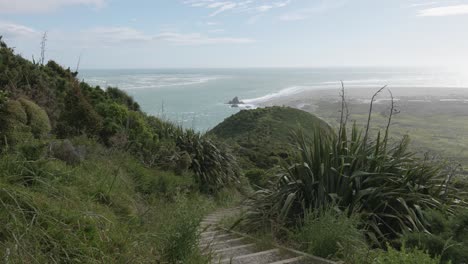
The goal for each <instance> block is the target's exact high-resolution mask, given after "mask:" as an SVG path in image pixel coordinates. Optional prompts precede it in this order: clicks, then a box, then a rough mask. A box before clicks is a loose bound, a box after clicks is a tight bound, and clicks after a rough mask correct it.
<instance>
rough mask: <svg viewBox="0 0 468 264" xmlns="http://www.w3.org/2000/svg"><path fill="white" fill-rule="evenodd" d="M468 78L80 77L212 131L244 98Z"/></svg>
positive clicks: (343, 72)
mask: <svg viewBox="0 0 468 264" xmlns="http://www.w3.org/2000/svg"><path fill="white" fill-rule="evenodd" d="M467 76H468V74H467V75H466V76H463V75H462V74H459V73H454V72H450V71H442V70H439V69H403V68H310V69H276V68H275V69H141V70H136V69H132V70H81V71H80V74H79V78H80V79H82V80H84V81H86V82H88V83H90V84H92V85H99V86H100V87H102V88H106V87H107V86H113V87H119V88H120V89H123V90H125V91H126V92H127V93H128V94H130V95H131V96H133V97H134V98H135V100H136V101H137V102H138V103H139V104H140V106H141V107H142V110H143V111H145V112H147V113H149V114H151V115H154V116H158V117H161V118H164V119H167V120H171V121H172V122H175V123H177V124H179V125H182V126H184V127H186V128H193V129H195V130H197V131H202V132H203V131H207V130H209V129H211V128H213V127H214V126H216V125H217V124H218V123H220V122H222V121H223V120H224V119H225V118H226V117H228V116H230V115H232V114H234V113H236V112H238V111H239V110H240V109H241V108H232V107H230V106H229V105H227V104H226V102H228V101H230V100H231V99H233V98H234V97H235V96H237V97H239V99H240V100H241V101H243V102H244V103H245V105H244V106H243V107H251V108H254V107H256V105H257V104H260V103H264V102H266V101H268V100H271V99H278V98H281V97H286V96H288V95H293V94H298V93H301V92H302V91H306V90H309V89H336V90H337V97H338V90H339V89H340V81H341V80H342V81H344V83H345V86H346V88H347V89H353V88H369V89H377V88H379V87H381V86H383V85H388V86H389V87H407V88H408V89H411V88H418V87H451V88H468V78H467Z"/></svg>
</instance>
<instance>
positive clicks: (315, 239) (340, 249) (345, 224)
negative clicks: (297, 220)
mask: <svg viewBox="0 0 468 264" xmlns="http://www.w3.org/2000/svg"><path fill="white" fill-rule="evenodd" d="M292 240H293V241H295V242H296V243H299V245H298V247H299V248H300V249H302V250H304V251H305V252H307V253H310V254H312V255H315V256H319V257H324V258H340V259H347V260H349V259H351V258H352V256H354V255H355V254H357V253H362V252H361V251H365V250H367V249H368V248H367V243H366V240H365V237H364V234H363V233H362V232H361V230H359V219H358V217H357V215H353V216H352V217H348V215H347V214H346V213H344V212H339V211H337V210H335V209H334V208H328V209H326V210H323V211H321V212H319V211H310V212H307V213H306V215H305V217H304V220H303V222H302V223H301V225H300V226H299V227H298V228H296V229H295V230H294V232H293V235H292Z"/></svg>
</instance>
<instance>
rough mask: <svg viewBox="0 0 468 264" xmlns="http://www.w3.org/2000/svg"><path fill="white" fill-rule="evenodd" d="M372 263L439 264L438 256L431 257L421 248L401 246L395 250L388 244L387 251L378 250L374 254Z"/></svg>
mask: <svg viewBox="0 0 468 264" xmlns="http://www.w3.org/2000/svg"><path fill="white" fill-rule="evenodd" d="M372 263H375V264H401V263H405V264H439V263H440V258H431V256H429V254H427V253H426V252H424V251H422V250H418V249H411V250H408V249H406V248H405V247H402V248H401V250H396V249H394V248H392V247H391V246H388V248H387V251H378V253H376V254H375V256H374V259H373V261H372Z"/></svg>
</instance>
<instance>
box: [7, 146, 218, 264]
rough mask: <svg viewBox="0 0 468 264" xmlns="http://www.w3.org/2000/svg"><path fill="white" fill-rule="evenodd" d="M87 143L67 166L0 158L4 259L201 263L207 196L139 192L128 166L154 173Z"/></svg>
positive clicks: (10, 156) (151, 175)
mask: <svg viewBox="0 0 468 264" xmlns="http://www.w3.org/2000/svg"><path fill="white" fill-rule="evenodd" d="M87 149H89V151H90V153H89V154H88V155H90V158H89V159H87V160H85V161H83V162H82V163H81V164H80V165H79V166H74V167H71V166H68V165H66V164H65V163H64V162H62V161H58V160H48V159H41V160H37V161H31V160H27V159H25V158H23V157H22V156H18V155H13V154H8V155H2V156H0V224H1V226H0V237H1V239H0V249H1V250H0V258H1V259H2V260H3V261H6V263H50V262H57V263H103V262H105V263H154V262H155V261H156V262H161V263H177V262H181V263H208V260H207V259H204V258H203V257H201V255H200V252H199V251H198V248H197V247H195V245H196V241H197V240H198V236H199V233H198V231H197V228H198V225H199V222H200V220H201V218H202V216H203V215H204V213H205V211H206V210H207V209H209V208H210V205H209V203H208V202H207V201H206V199H204V198H203V197H199V196H196V195H195V196H193V197H191V198H190V199H188V198H184V197H183V196H176V197H175V198H174V199H170V200H168V199H166V198H165V197H164V194H162V193H160V189H157V188H154V189H147V190H146V193H142V192H140V190H141V189H140V187H138V181H137V180H135V179H138V177H139V176H138V175H135V174H134V172H135V173H138V171H144V173H145V177H148V178H155V179H157V178H160V177H161V174H162V173H161V172H159V171H156V170H152V169H148V168H144V167H143V166H142V165H141V164H140V163H139V162H137V161H136V160H134V159H133V158H132V157H131V156H128V155H126V154H122V153H112V152H110V151H109V150H106V149H103V148H102V147H100V146H99V145H96V144H94V143H91V142H88V143H87ZM140 177H141V176H140ZM162 177H163V178H167V179H170V180H172V178H175V177H176V176H174V175H172V176H171V175H166V176H162ZM168 191H170V190H169V189H168ZM141 195H145V196H146V197H147V198H146V199H142V198H141ZM195 260H196V261H195Z"/></svg>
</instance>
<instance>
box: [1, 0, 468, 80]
mask: <svg viewBox="0 0 468 264" xmlns="http://www.w3.org/2000/svg"><path fill="white" fill-rule="evenodd" d="M44 32H47V42H46V59H47V60H48V59H53V60H55V61H57V62H58V63H60V64H61V65H63V66H66V67H71V68H74V67H76V66H77V64H78V61H80V67H81V68H89V69H101V68H107V69H110V68H121V69H130V68H218V67H221V68H231V67H233V68H238V67H240V68H245V67H345V66H346V67H347V66H359V67H366V66H388V67H393V66H398V67H399V66H405V67H413V66H430V67H433V66H435V67H449V68H454V69H461V70H465V71H466V72H468V0H131V1H130V0H0V35H2V36H3V40H4V41H6V42H7V44H8V45H9V46H11V47H14V48H15V50H16V52H18V53H19V54H21V55H22V56H23V57H25V58H28V59H32V58H33V57H34V58H35V59H36V60H37V59H38V58H39V56H40V42H41V37H42V36H43V34H44Z"/></svg>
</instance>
